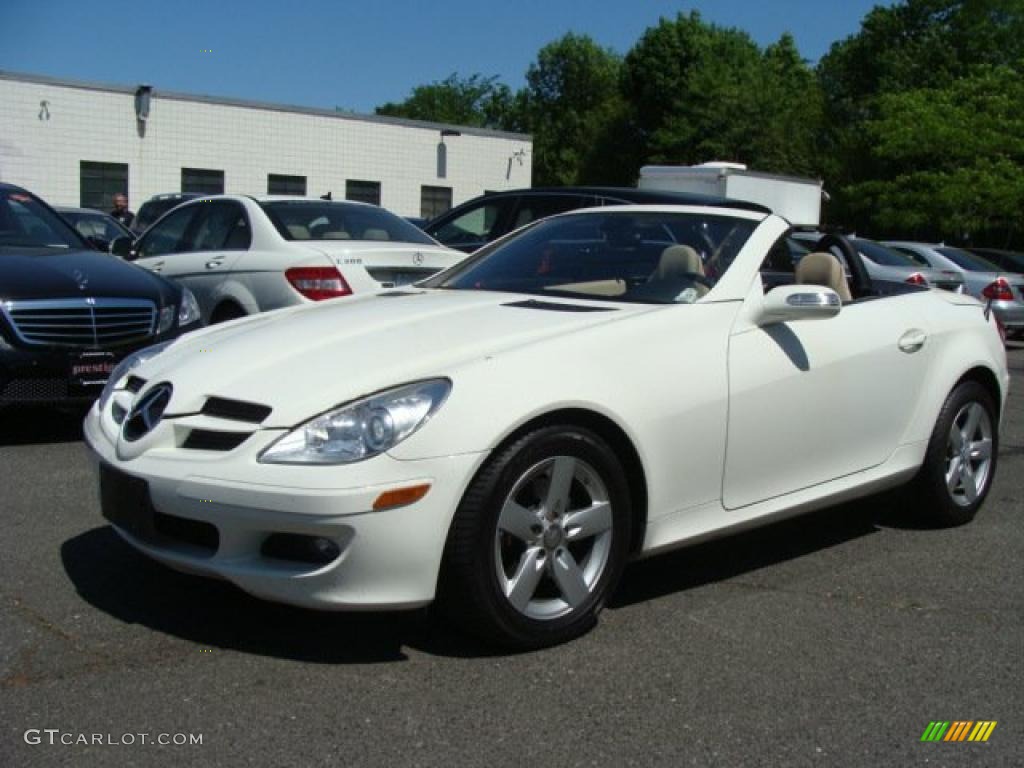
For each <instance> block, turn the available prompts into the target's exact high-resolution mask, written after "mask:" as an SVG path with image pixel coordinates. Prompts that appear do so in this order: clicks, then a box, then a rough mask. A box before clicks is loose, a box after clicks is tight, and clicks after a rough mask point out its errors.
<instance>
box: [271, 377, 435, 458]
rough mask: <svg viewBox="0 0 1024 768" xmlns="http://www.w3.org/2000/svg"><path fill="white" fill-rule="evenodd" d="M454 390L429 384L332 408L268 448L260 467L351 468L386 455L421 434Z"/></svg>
mask: <svg viewBox="0 0 1024 768" xmlns="http://www.w3.org/2000/svg"><path fill="white" fill-rule="evenodd" d="M451 389H452V384H451V382H450V381H448V380H447V379H431V380H429V381H421V382H418V383H416V384H407V385H405V386H403V387H397V388H395V389H390V390H388V391H386V392H380V393H378V394H376V395H373V396H371V397H367V398H365V399H363V400H357V401H356V402H354V403H349V404H348V405H345V406H342V407H341V408H336V409H335V410H333V411H328V412H327V413H325V414H323V415H321V416H317V417H316V418H315V419H312V420H311V421H307V422H306V423H305V424H303V425H301V426H299V427H296V428H295V429H293V430H292V431H291V432H289V433H288V434H287V435H285V436H284V437H282V438H281V439H279V440H277V441H276V442H274V443H271V445H270V447H268V448H267V449H266V450H265V451H263V453H261V454H260V457H259V461H260V462H261V463H264V464H351V463H352V462H356V461H362V460H363V459H368V458H370V457H372V456H376V455H378V454H381V453H384V451H387V450H389V449H391V448H393V447H394V446H396V445H398V444H399V443H400V442H402V441H403V440H405V438H407V437H409V435H411V434H412V433H413V432H415V431H416V430H417V429H419V428H420V427H421V426H422V425H423V424H424V423H425V422H426V421H427V419H429V418H430V417H431V415H433V413H434V412H435V411H436V410H437V409H438V408H440V407H441V404H442V403H444V401H445V398H447V397H448V393H449V392H451Z"/></svg>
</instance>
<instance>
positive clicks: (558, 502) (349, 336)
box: [85, 203, 1009, 648]
mask: <svg viewBox="0 0 1024 768" xmlns="http://www.w3.org/2000/svg"><path fill="white" fill-rule="evenodd" d="M788 229H789V225H788V223H787V222H786V221H785V220H783V219H781V218H780V217H778V216H775V215H771V214H768V213H764V212H762V211H757V210H751V209H749V208H745V207H739V206H737V204H735V203H732V204H725V203H723V204H722V205H721V206H720V207H715V208H709V207H707V206H704V205H702V206H659V207H658V208H656V209H652V208H651V207H645V206H623V207H614V208H602V209H592V210H588V211H575V212H571V213H566V214H562V215H558V216H553V217H551V218H548V219H545V220H543V221H538V222H535V223H534V224H531V225H529V226H528V227H526V228H525V229H523V230H522V231H520V232H519V233H518V234H515V235H512V236H511V237H509V238H507V239H504V240H502V241H501V242H499V243H494V244H492V245H490V246H487V247H485V248H483V249H481V250H480V251H478V252H477V253H476V254H475V255H473V256H471V257H470V258H469V259H467V260H465V261H463V262H462V263H461V264H459V265H458V266H456V267H455V268H453V269H451V270H448V271H446V272H444V273H442V274H440V275H437V276H435V277H433V278H431V279H429V280H427V281H424V282H423V283H420V284H418V285H417V286H415V287H411V288H410V287H406V288H404V289H401V290H394V291H386V292H381V293H378V294H373V295H365V296H363V297H357V298H355V299H352V300H349V301H337V302H325V303H321V304H316V305H312V306H303V307H295V308H292V309H287V310H282V311H281V312H278V313H275V315H274V317H273V318H272V319H270V318H267V317H260V316H257V317H252V318H249V319H246V320H240V321H238V322H236V323H233V324H232V325H230V326H215V327H212V328H209V329H207V330H205V331H203V332H200V333H199V334H192V335H189V336H188V337H186V338H184V339H181V340H179V341H177V342H175V343H173V344H169V345H166V346H164V347H162V348H161V349H159V354H154V352H155V351H153V350H151V351H150V352H149V353H148V354H149V355H150V356H149V357H148V359H147V360H146V361H145V362H142V363H141V364H139V365H137V366H136V367H135V368H134V369H133V371H132V378H130V379H129V378H124V379H120V378H116V377H114V378H112V379H111V381H110V383H109V384H108V386H107V388H106V391H105V393H104V396H103V398H102V399H101V400H100V402H99V403H98V404H97V405H96V406H95V407H94V408H93V409H92V410H91V412H90V413H89V415H88V416H87V418H86V421H85V437H86V440H87V441H88V444H89V446H90V447H91V449H92V451H93V452H94V453H95V454H96V456H97V457H98V458H99V462H98V465H99V467H100V469H99V472H100V488H101V492H102V509H103V514H104V515H105V516H106V518H107V519H108V520H109V521H110V522H111V523H112V524H113V526H114V528H115V530H116V531H117V532H118V533H119V534H120V535H121V536H122V537H123V538H124V539H125V540H126V541H128V542H129V543H130V544H131V545H133V546H134V547H136V548H137V549H139V550H140V551H142V552H143V553H145V554H147V555H149V556H150V557H153V558H155V559H157V560H159V561H162V562H164V563H166V564H168V565H171V566H173V567H175V568H179V569H182V570H185V571H189V572H193V573H199V574H208V575H211V576H217V577H220V578H223V579H226V580H228V581H231V582H233V583H235V584H236V585H238V586H239V587H241V588H242V589H244V590H247V591H248V592H251V593H252V594H255V595H258V596H260V597H263V598H267V599H270V600H277V601H282V602H285V603H293V604H297V605H302V606H307V607H311V608H326V609H346V608H347V609H357V608H358V609H383V608H412V607H416V606H423V605H426V604H428V603H430V602H431V601H433V600H435V598H436V599H438V600H439V601H440V607H441V608H442V609H444V611H446V612H447V614H448V615H449V616H451V617H452V618H453V619H454V620H456V621H459V622H461V623H462V625H463V626H464V627H466V628H467V629H469V630H471V631H473V632H476V633H478V634H480V635H481V636H483V637H485V638H487V639H488V640H490V641H492V642H496V643H499V644H502V645H505V646H512V647H518V648H529V647H538V646H544V645H550V644H553V643H558V642H562V641H565V640H568V639H570V638H573V637H575V636H577V635H579V634H581V633H583V632H585V631H587V630H588V629H589V628H590V627H592V626H593V625H594V623H595V621H596V616H597V614H598V612H599V611H600V609H601V607H602V606H603V605H604V604H605V603H606V601H607V600H608V598H609V596H610V595H611V594H612V592H613V590H614V588H615V584H616V582H617V580H618V578H619V575H620V574H621V572H622V569H623V566H624V565H625V563H626V561H627V560H628V559H630V558H631V557H639V556H644V555H651V554H654V553H656V552H660V551H662V550H666V549H670V548H672V547H678V546H681V545H683V544H686V543H688V542H693V541H697V540H700V539H705V538H707V537H709V536H712V535H718V534H724V533H727V532H729V531H732V530H737V529H741V528H746V527H750V526H751V525H754V524H758V523H763V522H768V521H771V520H776V519H778V518H780V517H782V516H785V515H792V514H796V513H800V512H804V511H807V510H811V509H815V508H819V507H825V506H828V505H831V504H834V503H837V502H839V501H846V500H848V499H852V498H856V497H860V496H864V495H867V494H871V493H875V492H877V491H881V490H883V489H886V488H892V487H897V486H901V485H905V484H909V485H910V486H912V489H913V493H911V494H909V495H908V503H909V504H911V505H913V507H914V508H916V509H918V510H919V512H920V513H921V514H922V515H924V516H925V517H926V518H927V519H929V520H930V521H931V522H933V523H937V524H947V525H956V524H960V523H965V522H967V521H968V520H970V519H972V518H973V517H974V515H975V514H976V512H977V511H978V509H979V507H980V506H981V504H982V503H983V501H984V499H985V497H986V495H987V494H988V492H989V489H990V488H991V486H992V479H993V476H994V473H995V469H996V461H997V456H998V443H999V415H1000V412H1001V409H1002V408H1003V406H1004V403H1005V397H1006V387H1007V384H1008V380H1009V373H1008V371H1007V366H1006V353H1005V350H1004V348H1003V345H1002V343H1001V340H1000V337H999V334H998V332H997V329H996V326H995V321H994V320H993V319H991V318H986V316H985V314H984V312H983V308H982V305H981V304H980V303H979V302H978V301H976V300H975V299H974V298H972V297H970V296H965V295H962V294H957V293H953V292H948V291H932V290H927V289H926V288H924V287H921V286H916V285H913V284H903V285H902V292H901V293H899V294H898V295H897V294H893V295H889V296H885V297H877V296H875V295H874V294H873V293H872V290H873V289H872V286H871V284H870V283H867V284H865V283H864V281H863V280H862V279H860V277H858V276H862V275H863V274H864V271H863V268H862V267H861V266H860V265H859V263H857V264H855V265H854V267H853V270H852V274H853V276H855V277H857V279H855V280H853V281H852V282H851V283H850V284H848V283H847V281H846V280H845V278H844V276H843V270H842V267H841V266H840V264H839V262H838V260H837V259H836V258H835V257H834V256H832V255H831V254H828V253H824V254H821V253H819V254H808V255H805V256H803V257H802V258H801V259H800V261H799V264H798V267H797V272H796V284H794V285H784V286H779V287H777V288H774V289H770V290H768V291H765V290H764V289H763V288H761V287H760V284H759V281H758V274H759V272H760V270H761V269H762V268H763V266H764V265H765V262H766V261H767V257H768V253H769V252H770V251H771V250H773V249H774V247H775V246H776V245H777V244H779V243H782V245H783V247H785V243H784V238H785V236H786V234H787V231H788ZM705 247H709V248H711V249H713V251H714V253H715V256H714V257H713V258H712V259H710V260H705V259H702V258H701V256H700V254H699V253H698V250H699V249H702V248H705ZM851 252H852V253H853V254H854V256H853V259H855V260H856V259H858V258H859V257H858V256H857V255H856V250H854V249H851ZM866 299H870V300H866ZM922 349H927V353H925V354H919V352H920V351H921V350H922ZM129 381H131V382H140V381H141V382H142V383H141V385H140V386H134V385H133V387H129V386H128V383H129ZM125 576H126V577H130V576H129V574H125Z"/></svg>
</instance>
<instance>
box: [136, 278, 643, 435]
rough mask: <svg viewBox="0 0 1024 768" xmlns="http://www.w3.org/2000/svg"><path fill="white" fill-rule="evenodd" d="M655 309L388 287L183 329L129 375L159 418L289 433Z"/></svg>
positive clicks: (541, 298)
mask: <svg viewBox="0 0 1024 768" xmlns="http://www.w3.org/2000/svg"><path fill="white" fill-rule="evenodd" d="M658 308H659V306H658V305H640V304H637V305H623V304H612V303H602V302H596V301H586V302H576V301H565V300H551V301H548V300H546V299H544V298H543V297H533V298H532V300H531V297H529V296H523V295H522V294H508V293H494V292H487V291H453V290H432V291H423V290H415V291H398V292H389V293H379V294H373V295H370V296H364V297H360V298H347V299H343V300H338V301H328V302H323V303H321V304H316V305H308V306H304V307H293V308H289V309H284V310H279V311H277V312H270V313H266V314H263V315H257V316H255V317H252V318H247V319H243V320H239V321H235V322H232V323H228V324H225V325H223V326H215V327H212V328H208V329H206V330H204V331H199V332H197V333H191V334H188V335H187V336H185V337H183V338H182V339H180V340H179V341H178V342H176V343H175V344H174V346H172V347H171V348H170V349H168V350H167V351H166V352H164V353H163V354H161V355H158V356H157V357H155V358H153V359H152V360H150V361H149V362H147V363H146V364H145V365H143V366H142V367H140V368H139V369H138V372H137V375H139V376H141V377H142V378H145V379H147V381H149V382H152V383H156V382H158V381H170V382H171V384H172V385H173V387H174V394H173V397H172V400H171V402H170V404H169V405H168V409H167V413H168V414H185V413H194V412H197V411H199V410H200V409H201V408H202V406H203V404H204V402H205V400H206V398H207V397H209V396H214V395H215V396H217V397H223V398H230V399H235V400H244V401H247V402H252V403H259V404H262V405H268V406H270V407H271V408H272V409H273V411H272V413H271V415H270V416H269V417H268V419H267V420H266V422H265V423H264V426H268V427H291V426H294V425H296V424H298V423H300V422H302V421H305V420H306V419H309V418H311V417H312V416H315V415H317V414H318V413H321V412H323V411H325V410H328V409H330V408H331V407H333V406H336V405H339V404H341V403H344V402H347V401H350V400H353V399H356V398H358V397H361V396H363V395H367V394H371V393H373V392H376V391H379V390H381V389H386V388H389V387H392V386H396V385H399V384H404V383H407V382H411V381H416V380H420V379H426V378H434V377H446V376H447V377H452V376H454V374H455V373H456V371H457V369H458V368H459V367H460V366H464V365H470V364H473V363H475V362H479V361H482V360H484V359H487V358H489V357H492V356H494V355H498V354H501V353H502V351H504V350H508V349H511V348H514V347H519V346H522V345H525V344H537V343H543V342H544V341H546V340H550V339H553V338H556V337H559V336H561V335H564V334H567V333H573V332H576V331H580V330H583V329H586V328H589V327H593V326H596V325H602V324H605V323H609V322H616V321H620V320H622V319H624V318H626V317H630V316H634V315H637V314H640V313H645V312H650V311H654V310H657V309H658Z"/></svg>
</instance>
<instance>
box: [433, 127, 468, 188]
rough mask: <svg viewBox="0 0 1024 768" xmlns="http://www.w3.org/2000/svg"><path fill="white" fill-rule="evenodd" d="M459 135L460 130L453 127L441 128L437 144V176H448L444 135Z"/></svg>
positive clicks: (460, 133) (442, 177)
mask: <svg viewBox="0 0 1024 768" xmlns="http://www.w3.org/2000/svg"><path fill="white" fill-rule="evenodd" d="M461 135H462V131H456V130H455V129H454V128H442V129H441V141H439V142H438V144H437V178H439V179H446V178H448V147H447V146H445V143H444V140H445V137H448V136H461Z"/></svg>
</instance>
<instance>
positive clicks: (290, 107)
mask: <svg viewBox="0 0 1024 768" xmlns="http://www.w3.org/2000/svg"><path fill="white" fill-rule="evenodd" d="M0 80H10V81H14V82H24V83H37V84H39V85H54V86H59V87H64V88H78V89H80V90H87V91H104V92H106V93H120V94H127V95H131V94H134V93H135V90H136V89H137V88H138V87H139V86H138V85H117V84H113V83H98V82H92V81H88V80H76V79H72V78H64V77H52V76H50V75H36V74H32V73H29V72H14V71H11V70H5V69H0ZM146 85H148V83H147V84H146ZM153 96H154V98H157V99H169V100H171V101H192V102H196V103H199V104H215V105H218V106H225V107H241V108H243V109H262V110H265V111H269V112H287V113H291V114H299V115H310V116H313V117H330V118H334V119H336V120H352V121H356V122H363V123H375V124H377V125H395V126H399V127H405V128H420V129H423V130H433V131H442V130H456V131H458V132H459V133H462V134H465V135H467V136H481V137H483V138H489V139H509V140H512V141H529V142H531V143H532V142H533V136H532V135H531V134H528V133H513V132H511V131H498V130H494V129H491V128H478V127H476V126H472V125H455V124H453V123H435V122H431V121H428V120H411V119H409V118H404V117H389V116H387V115H364V114H361V113H359V112H344V111H341V110H337V109H323V108H321V107H302V106H299V105H296V104H278V103H275V102H270V101H256V100H252V99H239V98H233V97H229V96H209V95H206V94H197V93H183V92H180V91H165V90H163V89H161V88H156V87H153Z"/></svg>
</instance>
